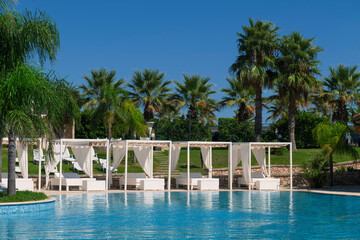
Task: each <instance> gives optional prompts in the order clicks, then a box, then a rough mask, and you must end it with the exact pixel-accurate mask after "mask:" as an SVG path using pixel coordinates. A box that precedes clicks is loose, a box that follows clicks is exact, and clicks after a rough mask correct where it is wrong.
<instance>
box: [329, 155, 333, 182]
mask: <svg viewBox="0 0 360 240" xmlns="http://www.w3.org/2000/svg"><path fill="white" fill-rule="evenodd" d="M329 165H330V186H331V187H332V186H334V163H333V157H332V154H331V155H330V160H329Z"/></svg>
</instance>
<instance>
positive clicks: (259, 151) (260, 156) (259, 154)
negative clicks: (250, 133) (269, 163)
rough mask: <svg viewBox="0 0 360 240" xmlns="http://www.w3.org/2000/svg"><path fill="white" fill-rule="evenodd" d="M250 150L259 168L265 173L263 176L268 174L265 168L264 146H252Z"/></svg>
mask: <svg viewBox="0 0 360 240" xmlns="http://www.w3.org/2000/svg"><path fill="white" fill-rule="evenodd" d="M252 152H253V154H254V156H255V158H256V161H257V162H258V164H259V166H260V168H261V170H262V171H263V173H264V174H265V176H268V172H267V170H266V157H265V148H254V149H252Z"/></svg>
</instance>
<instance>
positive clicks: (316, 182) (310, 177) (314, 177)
mask: <svg viewBox="0 0 360 240" xmlns="http://www.w3.org/2000/svg"><path fill="white" fill-rule="evenodd" d="M328 167H329V161H328V160H327V159H326V158H325V157H324V156H323V155H318V156H317V157H315V158H314V159H313V160H310V161H307V162H305V163H304V164H303V165H302V169H303V171H304V178H305V180H306V181H307V182H308V184H309V185H310V187H312V188H321V187H323V186H324V183H325V181H326V178H327V168H328Z"/></svg>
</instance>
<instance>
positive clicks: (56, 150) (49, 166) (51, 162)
mask: <svg viewBox="0 0 360 240" xmlns="http://www.w3.org/2000/svg"><path fill="white" fill-rule="evenodd" d="M65 149H67V148H66V147H65V146H64V145H63V146H62V154H63V156H64V154H65ZM68 151H69V150H68ZM53 154H54V157H50V159H48V160H47V161H46V165H45V174H46V186H48V184H49V176H50V173H51V172H52V171H54V170H56V169H57V168H56V166H57V165H58V163H59V162H60V161H61V158H60V144H53Z"/></svg>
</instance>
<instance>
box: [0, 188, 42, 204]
mask: <svg viewBox="0 0 360 240" xmlns="http://www.w3.org/2000/svg"><path fill="white" fill-rule="evenodd" d="M47 198H48V197H47V196H46V195H45V194H44V193H38V192H31V191H16V193H15V194H14V195H12V196H11V197H9V196H7V195H6V193H5V196H1V195H0V203H6V202H28V201H39V200H45V199H47Z"/></svg>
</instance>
